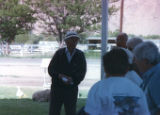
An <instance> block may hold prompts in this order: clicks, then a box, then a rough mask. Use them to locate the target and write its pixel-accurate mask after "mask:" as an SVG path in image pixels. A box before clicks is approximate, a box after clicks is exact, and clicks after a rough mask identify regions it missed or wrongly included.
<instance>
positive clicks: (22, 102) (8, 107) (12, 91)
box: [0, 86, 88, 115]
mask: <svg viewBox="0 0 160 115" xmlns="http://www.w3.org/2000/svg"><path fill="white" fill-rule="evenodd" d="M21 90H22V91H23V92H24V93H25V95H26V96H27V97H25V98H22V99H19V98H18V97H16V92H17V88H16V87H7V86H0V115H48V110H49V103H48V102H34V101H32V99H31V98H32V94H33V93H34V92H35V91H37V90H42V88H37V87H35V88H33V87H32V88H31V87H30V88H29V87H21ZM87 93H88V91H87V90H83V91H80V95H81V96H80V97H83V98H79V99H78V102H77V111H78V110H79V109H80V108H81V107H83V106H84V105H85V100H86V99H85V97H86V95H87ZM61 112H62V113H61V115H65V112H64V108H62V111H61Z"/></svg>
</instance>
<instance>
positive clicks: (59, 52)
mask: <svg viewBox="0 0 160 115" xmlns="http://www.w3.org/2000/svg"><path fill="white" fill-rule="evenodd" d="M63 52H65V48H59V49H58V50H57V51H56V53H57V54H61V53H63Z"/></svg>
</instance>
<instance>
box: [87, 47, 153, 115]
mask: <svg viewBox="0 0 160 115" xmlns="http://www.w3.org/2000/svg"><path fill="white" fill-rule="evenodd" d="M103 64H104V70H105V73H106V79H103V80H101V81H99V82H97V83H96V84H94V85H93V87H92V88H91V89H90V91H89V94H88V99H87V101H86V106H85V108H84V112H85V114H86V115H149V114H150V113H149V110H148V106H147V102H146V97H145V95H144V93H143V91H142V90H141V89H140V88H139V87H138V86H137V85H136V84H135V83H133V82H132V81H130V80H129V79H128V78H126V77H124V76H125V74H126V72H127V71H128V67H129V63H128V56H127V54H126V52H125V51H124V50H122V49H119V48H116V49H113V50H111V51H110V52H108V53H106V54H105V55H104V56H103Z"/></svg>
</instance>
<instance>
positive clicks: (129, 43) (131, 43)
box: [126, 37, 143, 51]
mask: <svg viewBox="0 0 160 115" xmlns="http://www.w3.org/2000/svg"><path fill="white" fill-rule="evenodd" d="M142 42H143V40H142V39H141V38H139V37H134V38H131V39H129V40H128V41H127V43H126V45H127V48H128V49H129V50H130V51H132V50H133V49H134V48H135V47H136V46H137V45H138V44H140V43H142Z"/></svg>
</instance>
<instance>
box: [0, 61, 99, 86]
mask: <svg viewBox="0 0 160 115" xmlns="http://www.w3.org/2000/svg"><path fill="white" fill-rule="evenodd" d="M42 66H43V65H42V59H37V58H36V59H34V58H0V85H1V86H2V85H3V86H5V85H7V86H21V87H23V86H25V87H43V86H44V85H47V84H48V83H50V77H49V75H48V74H47V69H46V68H44V66H43V67H42ZM44 77H45V78H46V79H45V80H44ZM95 82H97V79H85V80H84V81H83V82H82V83H81V84H80V87H81V88H89V87H91V86H92V85H93V84H94V83H95ZM47 86H48V85H47Z"/></svg>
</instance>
